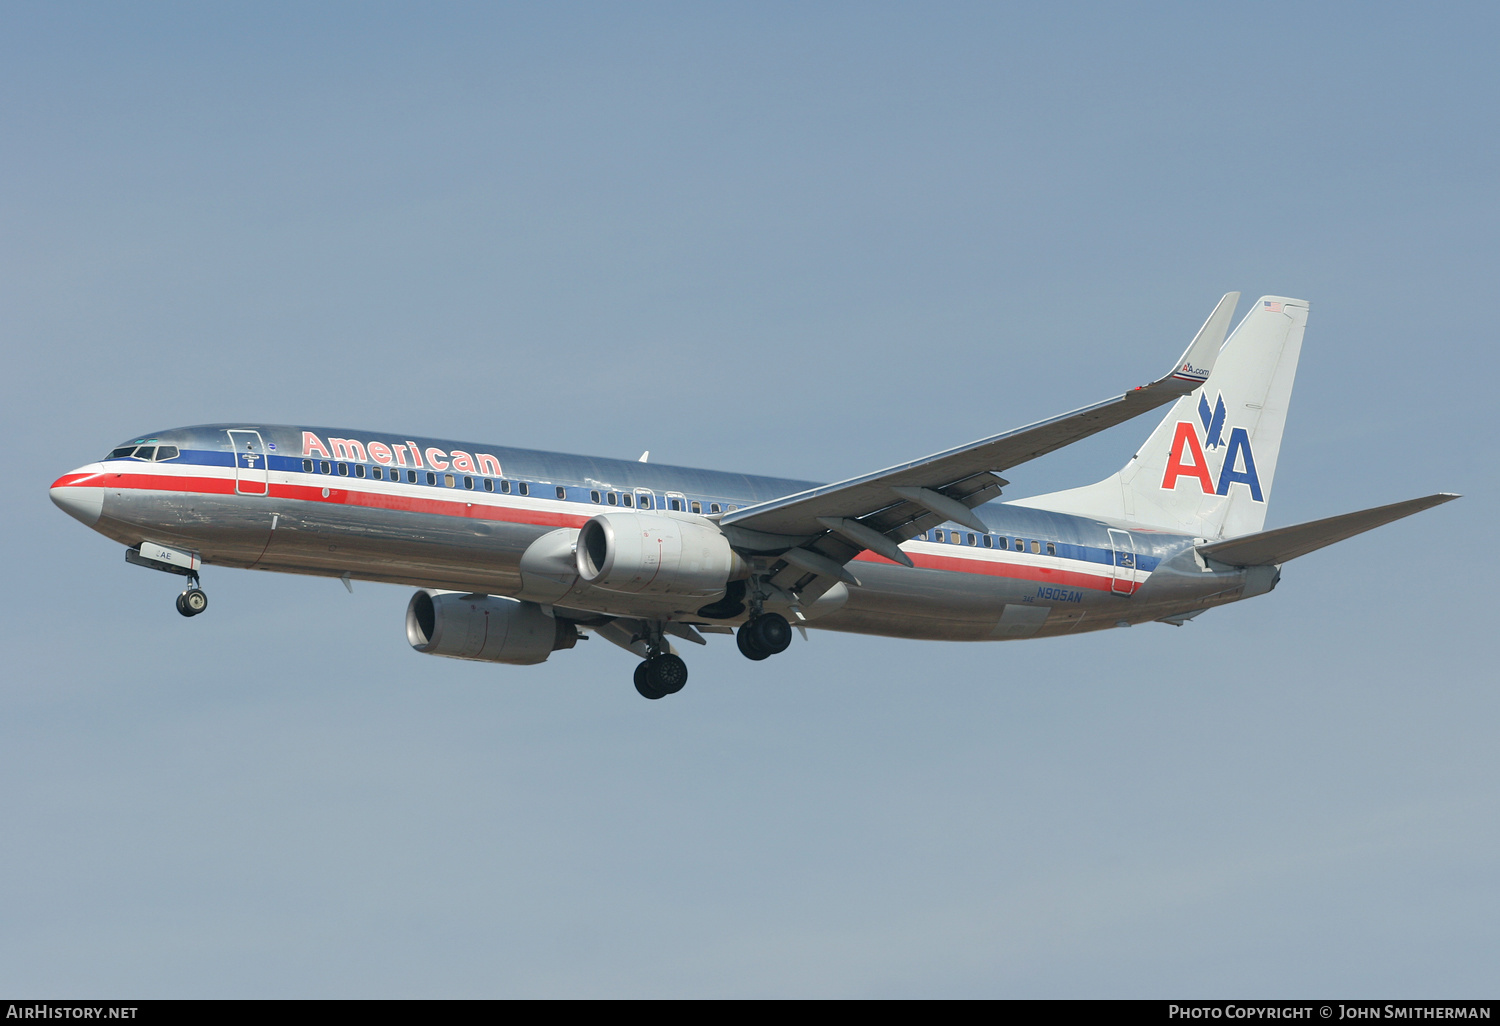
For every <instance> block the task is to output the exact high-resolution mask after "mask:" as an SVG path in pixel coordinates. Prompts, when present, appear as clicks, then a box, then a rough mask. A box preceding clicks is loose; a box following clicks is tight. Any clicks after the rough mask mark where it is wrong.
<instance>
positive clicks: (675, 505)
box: [667, 499, 682, 513]
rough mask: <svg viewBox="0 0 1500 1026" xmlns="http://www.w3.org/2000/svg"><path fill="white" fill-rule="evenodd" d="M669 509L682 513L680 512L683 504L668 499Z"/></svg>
mask: <svg viewBox="0 0 1500 1026" xmlns="http://www.w3.org/2000/svg"><path fill="white" fill-rule="evenodd" d="M667 508H668V509H675V510H677V511H678V512H679V513H680V512H682V502H681V500H679V499H668V500H667Z"/></svg>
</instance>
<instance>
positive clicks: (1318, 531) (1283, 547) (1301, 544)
mask: <svg viewBox="0 0 1500 1026" xmlns="http://www.w3.org/2000/svg"><path fill="white" fill-rule="evenodd" d="M1456 498H1458V496H1457V495H1454V494H1453V493H1452V492H1439V493H1438V494H1436V495H1427V496H1424V497H1422V498H1420V499H1407V500H1406V501H1405V502H1393V503H1391V504H1390V505H1389V506H1376V507H1375V508H1374V509H1362V510H1360V511H1359V512H1358V513H1343V514H1340V515H1339V516H1336V517H1328V518H1326V519H1324V520H1313V521H1311V522H1309V523H1306V524H1295V525H1293V526H1291V527H1278V528H1277V529H1276V530H1274V531H1261V532H1260V533H1258V534H1247V535H1245V536H1244V537H1243V538H1231V539H1229V540H1228V541H1221V542H1214V543H1213V544H1211V545H1199V546H1198V551H1199V552H1201V553H1203V555H1205V556H1207V557H1208V558H1209V559H1213V560H1217V561H1218V562H1220V563H1228V564H1229V565H1230V566H1270V565H1272V564H1275V563H1285V562H1286V561H1287V560H1289V559H1296V558H1297V557H1298V556H1305V555H1307V554H1308V553H1309V552H1316V551H1317V550H1318V549H1321V548H1323V547H1324V546H1325V545H1332V544H1333V543H1334V542H1341V541H1343V540H1344V539H1345V538H1352V537H1354V536H1355V535H1356V534H1364V533H1365V532H1366V531H1371V530H1374V529H1375V528H1377V527H1381V526H1383V525H1385V524H1389V523H1390V522H1391V521H1393V520H1400V519H1401V518H1402V517H1409V516H1411V515H1412V514H1413V513H1420V512H1422V510H1424V509H1431V508H1432V507H1433V506H1440V505H1442V504H1443V503H1445V502H1452V501H1453V500H1454V499H1456Z"/></svg>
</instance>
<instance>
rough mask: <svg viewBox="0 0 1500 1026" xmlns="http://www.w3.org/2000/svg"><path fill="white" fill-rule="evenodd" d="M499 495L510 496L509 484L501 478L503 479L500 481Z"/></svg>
mask: <svg viewBox="0 0 1500 1026" xmlns="http://www.w3.org/2000/svg"><path fill="white" fill-rule="evenodd" d="M500 494H501V495H509V494H510V482H509V481H507V480H505V478H503V477H502V478H501V479H500Z"/></svg>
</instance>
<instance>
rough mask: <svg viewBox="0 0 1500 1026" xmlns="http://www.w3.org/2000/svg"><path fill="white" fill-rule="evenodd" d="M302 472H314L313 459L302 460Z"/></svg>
mask: <svg viewBox="0 0 1500 1026" xmlns="http://www.w3.org/2000/svg"><path fill="white" fill-rule="evenodd" d="M302 473H304V474H311V473H312V460H303V461H302Z"/></svg>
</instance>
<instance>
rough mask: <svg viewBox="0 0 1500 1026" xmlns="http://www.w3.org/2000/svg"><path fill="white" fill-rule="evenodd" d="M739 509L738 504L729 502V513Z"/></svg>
mask: <svg viewBox="0 0 1500 1026" xmlns="http://www.w3.org/2000/svg"><path fill="white" fill-rule="evenodd" d="M737 509H739V507H738V506H736V505H735V504H734V503H732V502H731V503H730V504H729V507H728V509H727V512H729V513H733V512H734V511H735V510H737Z"/></svg>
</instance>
